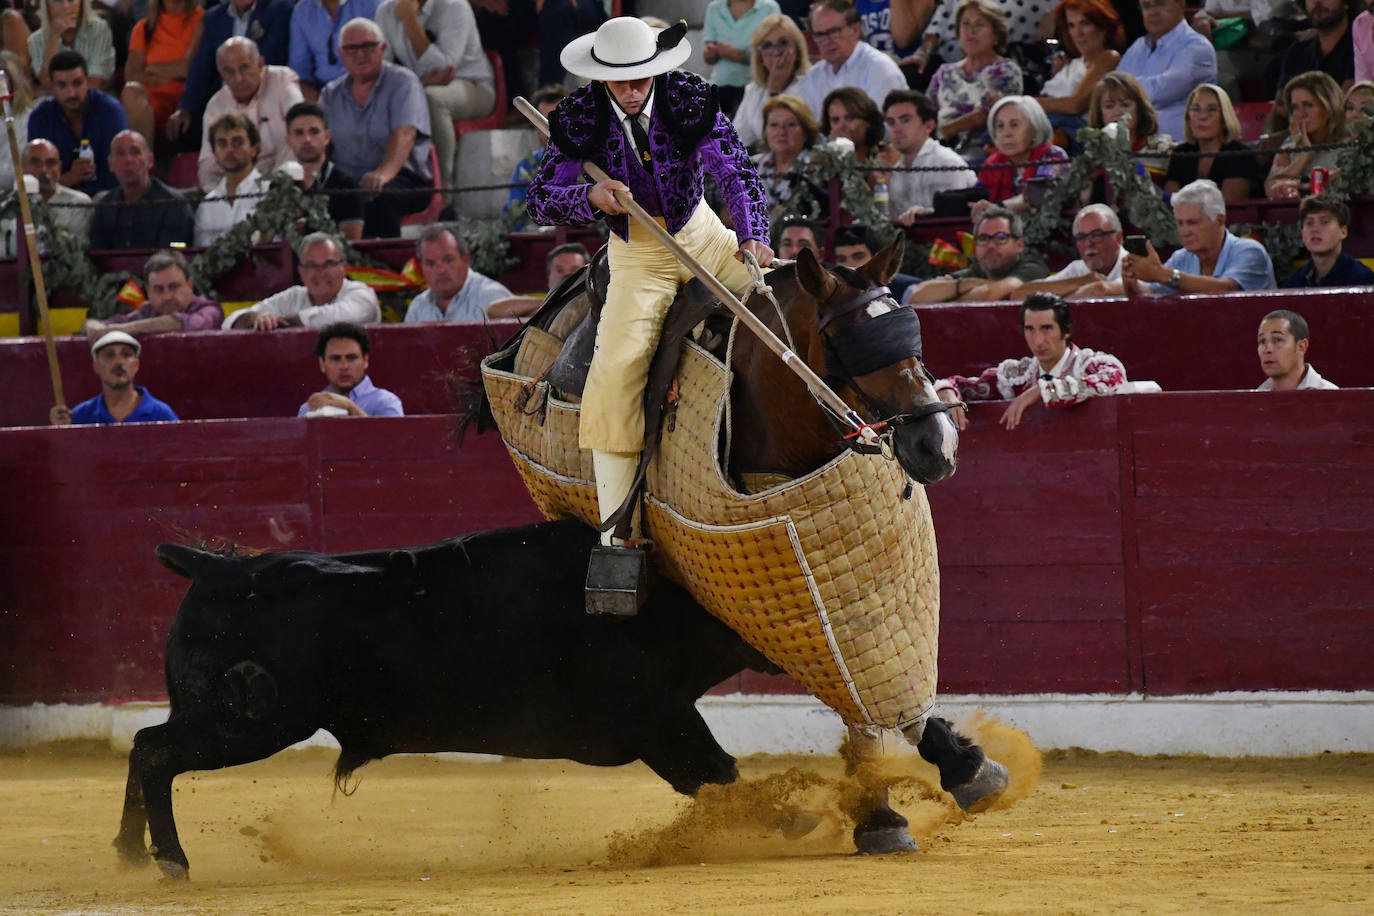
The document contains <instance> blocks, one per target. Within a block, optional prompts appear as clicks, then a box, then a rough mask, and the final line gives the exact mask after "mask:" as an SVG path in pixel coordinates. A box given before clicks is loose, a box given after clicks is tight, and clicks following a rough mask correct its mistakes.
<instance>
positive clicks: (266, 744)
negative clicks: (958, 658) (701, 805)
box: [115, 521, 983, 877]
mask: <svg viewBox="0 0 1374 916" xmlns="http://www.w3.org/2000/svg"><path fill="white" fill-rule="evenodd" d="M594 540H595V534H594V533H593V532H592V531H591V530H590V529H588V528H587V527H586V526H584V525H582V524H581V523H579V522H575V521H562V522H550V523H545V524H540V525H533V526H528V527H524V528H513V529H507V530H503V531H495V532H489V533H484V534H477V535H470V536H468V537H464V538H457V539H453V540H448V541H442V542H440V543H437V544H433V545H430V546H427V547H420V548H414V549H408V550H380V551H369V552H361V553H352V554H342V555H337V556H326V555H323V554H317V553H309V552H304V551H290V552H284V553H270V554H262V555H258V556H222V555H217V554H212V553H206V552H204V551H200V550H195V549H192V548H190V547H184V546H180V545H176V544H163V545H161V546H159V547H158V550H157V553H158V556H159V558H161V560H162V562H163V564H164V565H166V566H167V567H169V568H170V569H172V570H174V571H175V572H177V573H180V574H181V575H183V576H186V577H187V578H189V579H191V580H192V584H191V586H190V589H189V590H188V592H187V594H186V597H185V599H184V600H183V601H182V604H181V608H180V610H179V611H178V612H177V616H176V619H175V620H174V621H173V623H172V629H171V633H170V635H169V636H168V639H167V657H166V675H167V693H168V696H169V698H170V701H171V714H170V716H169V718H168V720H167V722H166V723H164V724H162V725H156V726H152V727H149V728H145V729H142V730H140V731H139V732H138V734H137V735H136V736H135V738H134V747H133V750H132V752H131V753H130V755H129V780H128V786H127V788H126V790H125V800H124V813H123V818H122V821H121V824H120V832H119V836H118V837H117V838H116V839H115V846H116V847H117V848H118V850H119V853H120V855H121V857H122V858H124V859H125V860H126V861H128V862H135V863H143V862H146V861H147V860H148V853H149V852H151V853H152V855H153V856H154V857H155V858H156V860H157V861H158V864H159V865H160V866H161V867H162V869H163V871H164V872H166V873H167V874H168V875H170V876H172V877H185V876H186V874H187V868H188V862H187V859H186V854H185V852H184V851H183V850H182V848H181V843H180V840H179V839H178V837H177V830H176V824H175V821H174V818H173V814H172V780H173V779H174V778H175V777H176V776H177V775H178V774H180V773H183V772H186V771H189V770H212V769H218V768H221V767H227V766H235V765H238V764H243V763H250V762H252V761H255V760H261V759H263V758H265V757H268V756H271V755H272V754H274V753H276V752H277V751H279V750H282V749H283V748H286V747H288V746H290V745H292V744H294V743H296V742H298V741H301V740H304V739H306V738H309V737H310V736H311V735H313V734H314V733H315V731H316V730H317V729H321V728H323V729H325V730H326V731H328V732H330V733H331V734H332V735H333V736H334V737H335V738H336V739H337V740H338V742H339V744H340V746H341V752H340V754H339V759H338V763H337V765H336V770H335V775H336V779H337V780H339V781H340V782H342V781H343V780H345V779H346V778H347V776H348V775H349V774H350V773H352V772H353V771H354V770H355V769H357V768H358V767H360V766H362V765H363V764H365V763H367V762H368V761H369V760H375V759H378V758H381V757H385V756H386V755H388V754H397V753H421V752H439V751H467V752H479V753H488V754H503V755H508V756H515V757H529V758H567V759H570V760H575V761H578V762H580V763H586V764H593V765H598V766H618V765H621V764H625V763H630V762H632V761H634V760H643V761H644V762H645V763H646V764H647V765H648V766H649V767H650V768H652V769H653V771H654V772H655V773H657V774H658V775H659V776H661V777H663V779H665V780H667V782H668V783H670V784H671V785H672V787H673V788H674V789H676V790H677V791H679V792H682V793H684V794H689V795H690V794H694V793H695V792H696V790H697V789H698V788H700V787H701V786H702V785H703V784H704V783H728V782H731V781H733V780H734V779H735V778H736V777H737V775H738V771H737V770H736V768H735V761H734V758H733V757H731V756H730V755H729V754H728V753H726V752H725V750H724V749H723V748H721V746H720V745H719V744H718V743H717V742H716V740H715V738H714V737H713V736H712V735H711V732H710V730H709V729H708V728H707V726H706V723H705V722H704V721H703V720H702V718H701V715H700V714H699V713H698V712H697V710H696V706H695V702H696V700H697V699H698V698H700V697H701V695H702V694H703V693H705V692H706V691H707V690H708V689H710V688H711V687H712V686H714V685H716V684H718V683H719V682H721V681H722V680H724V679H726V678H727V677H729V676H731V675H733V674H737V673H738V672H740V671H742V670H744V669H746V668H752V669H754V670H758V671H764V672H776V671H777V670H778V669H777V668H776V667H775V666H773V665H772V664H771V663H770V662H769V661H768V660H767V659H766V658H764V657H763V656H762V655H760V654H759V653H758V652H757V651H756V650H754V649H753V648H752V647H750V646H749V645H748V644H746V643H745V642H744V641H743V640H741V639H740V638H739V637H738V636H737V635H735V633H734V632H733V631H732V630H730V629H729V628H728V627H726V626H725V625H724V624H722V623H720V622H719V621H718V620H716V619H715V618H714V617H712V616H710V615H709V614H708V613H706V611H704V610H703V609H702V608H701V607H700V606H699V605H698V604H696V602H695V601H693V600H692V599H691V598H690V597H689V596H688V595H687V594H686V593H685V592H684V591H682V590H681V589H679V588H677V587H675V586H673V585H671V584H670V583H667V582H660V583H659V584H658V585H657V586H656V587H655V588H654V591H653V593H652V595H651V597H650V601H649V603H648V605H647V606H646V607H645V609H644V611H643V612H641V613H640V614H639V615H638V616H637V617H634V618H632V619H630V620H627V621H623V622H618V621H607V620H604V619H600V618H595V617H589V616H588V615H587V614H586V612H585V610H584V601H583V589H582V585H583V577H584V576H585V573H586V569H587V560H588V556H589V555H590V552H591V547H592V544H593V542H594ZM919 750H920V752H921V754H922V756H924V757H926V759H928V760H931V761H932V762H933V763H935V764H936V765H937V766H939V767H940V770H941V783H942V784H943V785H944V786H945V787H946V788H950V787H957V786H960V785H961V784H965V783H967V782H968V780H969V779H970V778H971V777H972V776H973V774H974V772H975V771H976V770H977V769H978V767H979V765H980V764H981V762H982V760H983V755H982V752H981V751H980V750H979V749H978V748H976V747H970V746H969V745H968V744H967V743H966V742H964V741H963V740H962V739H960V738H959V736H957V735H956V734H954V733H953V732H952V731H951V730H950V728H949V726H948V723H945V722H943V721H942V720H939V719H932V720H931V725H930V726H929V727H928V728H927V729H926V737H925V739H923V740H922V742H921V745H920V747H919ZM863 818H868V819H871V820H873V823H874V825H875V826H878V827H886V826H890V825H891V824H892V823H894V821H893V819H894V818H895V819H896V821H900V822H901V823H902V824H904V823H905V822H904V821H903V820H902V819H901V817H900V815H896V814H895V813H894V812H891V811H890V810H887V809H886V808H885V806H884V809H883V810H878V811H869V812H866V813H865V814H864V815H863ZM145 823H146V825H147V827H148V832H149V836H150V839H151V849H149V848H146V847H145V846H144V825H145ZM862 826H863V825H862V824H861V825H860V827H862Z"/></svg>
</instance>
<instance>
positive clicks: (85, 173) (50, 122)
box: [29, 51, 129, 196]
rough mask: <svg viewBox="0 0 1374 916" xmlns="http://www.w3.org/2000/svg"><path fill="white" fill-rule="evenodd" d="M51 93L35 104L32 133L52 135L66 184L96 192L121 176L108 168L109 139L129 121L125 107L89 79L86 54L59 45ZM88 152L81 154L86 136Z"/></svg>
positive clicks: (44, 136) (34, 135) (46, 137)
mask: <svg viewBox="0 0 1374 916" xmlns="http://www.w3.org/2000/svg"><path fill="white" fill-rule="evenodd" d="M48 70H49V72H50V73H51V74H52V98H49V99H44V100H43V101H42V102H40V103H38V105H36V106H34V109H33V113H32V114H30V115H29V139H30V140H36V139H39V138H42V139H44V140H51V141H52V142H53V143H54V144H55V145H56V146H57V152H58V154H59V155H61V157H62V178H61V181H62V184H64V185H66V186H67V187H69V188H76V189H77V190H78V191H81V192H82V193H84V194H88V195H91V196H94V195H95V194H96V193H97V192H99V191H103V190H105V189H106V188H113V187H115V186H116V185H117V184H118V183H119V182H117V181H116V180H115V177H114V174H113V173H112V172H111V171H110V161H109V155H110V142H111V141H112V140H114V138H115V134H117V133H119V132H120V131H121V130H124V129H125V128H127V127H128V126H129V120H128V119H127V118H126V117H125V116H124V109H123V108H121V107H120V105H119V101H118V100H117V99H115V98H113V97H112V96H109V95H107V94H106V93H104V92H101V91H100V90H99V89H92V88H91V87H90V85H89V84H88V83H87V82H86V59H85V58H84V57H82V56H81V55H80V54H78V53H77V52H75V51H59V52H58V53H56V54H54V55H53V57H52V63H50V64H49V65H48ZM83 140H84V141H87V144H88V146H87V147H86V148H87V149H89V150H90V155H89V156H83V155H82V151H83V147H82V141H83Z"/></svg>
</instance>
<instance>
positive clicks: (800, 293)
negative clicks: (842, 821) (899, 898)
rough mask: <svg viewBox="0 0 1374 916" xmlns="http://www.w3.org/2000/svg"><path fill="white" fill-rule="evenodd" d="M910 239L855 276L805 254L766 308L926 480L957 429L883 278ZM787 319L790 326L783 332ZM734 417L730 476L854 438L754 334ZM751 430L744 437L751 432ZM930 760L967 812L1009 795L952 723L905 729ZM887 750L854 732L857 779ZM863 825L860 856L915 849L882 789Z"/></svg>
mask: <svg viewBox="0 0 1374 916" xmlns="http://www.w3.org/2000/svg"><path fill="white" fill-rule="evenodd" d="M902 247H903V243H902V237H901V236H898V237H897V240H896V241H894V242H893V243H892V244H891V245H889V246H887V247H886V248H884V249H882V250H881V251H879V252H878V253H877V254H875V255H874V256H873V258H872V259H871V260H869V261H868V263H866V264H864V265H863V266H861V267H860V268H859V269H858V270H851V269H848V268H843V267H840V268H833V269H827V268H825V267H824V266H823V265H822V264H820V262H819V261H817V260H816V258H815V256H814V255H813V254H812V252H811V251H809V250H806V249H803V250H802V251H801V253H800V254H799V255H798V258H797V261H796V264H795V268H787V267H784V268H781V269H779V270H776V271H774V272H773V273H771V274H770V275H769V277H768V279H769V281H770V283H771V285H772V286H773V291H774V296H775V298H776V300H777V302H778V303H779V308H778V309H777V310H776V311H769V310H766V309H763V310H760V311H759V317H760V318H762V319H764V320H765V322H766V323H768V324H769V328H770V330H772V331H773V332H774V333H776V334H778V335H779V336H780V337H781V338H782V339H783V340H785V341H789V342H790V344H789V345H790V346H792V348H793V349H794V350H795V352H796V353H797V354H798V355H799V356H800V357H801V358H802V359H804V360H805V361H806V363H807V364H808V365H809V366H811V367H812V368H813V369H814V370H816V372H817V373H818V374H819V375H821V376H822V377H823V378H825V379H826V380H827V382H828V384H829V385H830V386H831V388H832V389H833V390H835V392H836V393H837V394H839V395H840V397H841V398H842V399H843V400H844V401H845V403H847V404H849V405H850V406H851V407H852V408H853V410H854V411H855V413H856V414H857V415H858V417H859V418H860V419H861V420H862V421H864V422H867V423H868V424H870V425H872V426H875V427H878V434H879V436H880V437H882V440H883V442H882V445H881V450H882V452H883V454H885V455H888V456H890V457H892V458H894V459H895V460H896V461H898V462H899V463H900V464H901V466H902V468H903V469H904V470H905V471H906V473H907V475H908V476H910V477H911V478H912V479H913V480H915V481H916V482H918V483H922V484H926V483H934V482H936V481H939V480H943V479H944V478H946V477H949V476H950V475H951V474H953V473H954V470H955V466H956V463H957V452H958V431H957V429H956V428H955V426H954V423H953V422H952V421H951V420H950V418H949V415H948V413H947V410H948V408H949V407H951V406H953V405H950V404H946V403H944V402H942V401H940V400H939V398H938V397H937V396H936V394H935V390H934V379H933V378H932V377H931V375H930V373H929V372H928V371H927V370H926V368H925V365H924V363H923V361H922V353H921V332H920V324H919V322H918V321H917V318H916V315H915V311H914V310H913V309H912V308H911V307H910V306H906V307H903V306H900V305H898V304H897V302H896V301H895V300H894V299H893V298H892V297H891V296H890V295H889V294H888V291H887V288H886V285H885V284H886V283H887V282H889V281H890V280H891V279H892V277H893V275H894V274H896V272H897V269H898V266H899V265H900V264H901V260H902ZM784 321H785V323H786V326H785V327H784V326H783V322H784ZM731 368H732V370H733V377H734V381H733V387H732V389H731V410H732V411H733V429H734V435H733V436H732V444H731V450H730V456H729V461H730V469H731V471H732V472H733V473H734V474H735V475H736V476H737V477H740V478H741V479H745V480H748V479H749V478H750V475H751V474H753V473H760V472H761V473H764V474H768V475H774V474H777V475H781V476H785V477H786V476H790V477H799V476H801V475H803V474H806V473H808V472H810V471H812V470H814V469H816V468H818V467H821V466H822V465H824V464H825V463H826V462H827V461H829V460H831V459H832V458H834V457H835V456H836V455H838V454H840V452H842V451H843V450H844V449H845V448H846V447H849V446H852V444H853V443H855V442H856V440H855V439H854V438H853V437H851V438H848V439H846V438H842V434H843V429H842V427H841V424H840V421H839V419H838V418H835V417H833V416H832V415H831V414H830V413H829V412H828V411H827V410H826V409H825V408H823V407H822V406H821V405H820V403H819V402H818V401H817V400H816V399H814V398H813V397H812V396H811V394H810V393H809V392H808V391H807V389H806V386H805V385H804V384H803V383H802V381H801V380H800V378H799V377H798V376H797V375H796V374H795V373H794V372H792V371H791V370H790V369H788V368H787V367H786V366H785V365H784V364H783V362H782V361H781V360H780V359H778V357H777V356H776V355H775V354H774V353H773V352H772V351H770V350H769V349H768V348H767V347H766V346H765V345H764V344H763V343H762V342H761V341H760V340H759V339H758V338H757V337H755V336H754V335H752V334H747V333H743V332H740V333H739V334H738V335H737V338H736V341H735V345H734V350H733V353H732V355H731ZM746 431H747V434H746ZM903 736H904V737H905V738H906V739H907V740H908V741H909V742H910V743H912V744H914V745H915V746H916V748H917V750H918V752H919V753H920V754H921V756H922V757H923V758H925V759H926V760H928V761H930V762H931V763H933V764H935V765H936V766H937V767H939V769H940V777H941V779H940V781H941V784H942V786H943V788H945V789H946V790H948V791H950V792H951V793H952V794H953V795H954V797H955V799H956V801H957V802H958V803H959V805H960V807H962V808H964V809H966V810H981V809H982V808H985V807H987V806H988V805H990V804H991V803H992V802H993V801H994V800H995V799H996V797H997V796H998V795H1000V793H1001V792H1002V790H1003V789H1005V787H1006V785H1007V782H1008V779H1007V773H1006V770H1005V768H1003V767H1002V766H1001V764H998V763H997V762H996V761H993V760H990V759H988V758H987V757H986V755H985V754H984V753H983V751H982V750H981V749H980V748H978V747H977V746H976V745H974V744H973V743H972V742H970V741H968V740H967V739H965V738H963V737H962V736H960V735H959V734H958V733H957V732H956V731H954V729H953V727H952V726H951V725H950V723H949V722H947V721H946V720H944V719H940V718H931V719H929V720H927V721H925V722H918V723H915V724H913V725H909V726H907V727H906V728H904V729H903ZM880 754H881V742H880V740H879V733H878V731H877V730H876V729H873V728H871V727H866V726H855V725H851V726H850V742H849V746H848V748H847V751H846V763H847V765H848V769H849V772H850V773H851V774H854V773H856V772H858V771H859V770H860V769H861V766H862V764H863V763H864V762H866V761H869V760H872V759H875V758H876V757H877V756H879V755H880ZM852 813H853V814H854V819H855V828H854V842H855V844H856V845H857V846H858V849H859V851H860V852H865V853H886V852H896V851H903V850H912V849H915V848H916V844H915V842H914V841H913V840H912V838H911V835H910V833H909V832H908V830H907V822H906V819H905V818H903V817H902V816H901V815H900V814H897V813H896V812H895V811H893V810H892V808H891V807H890V806H889V804H888V798H887V790H886V788H885V787H884V786H883V785H881V784H874V785H869V786H866V787H865V791H864V793H863V796H862V798H861V800H860V803H859V810H857V811H855V812H852Z"/></svg>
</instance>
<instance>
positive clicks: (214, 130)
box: [196, 111, 267, 247]
mask: <svg viewBox="0 0 1374 916" xmlns="http://www.w3.org/2000/svg"><path fill="white" fill-rule="evenodd" d="M206 135H207V136H208V137H209V140H210V146H211V148H213V149H214V151H215V162H217V163H218V164H219V167H220V169H221V170H222V171H223V172H224V177H223V178H221V179H220V180H219V183H218V184H216V185H215V186H214V187H213V188H211V189H210V192H209V193H208V194H206V195H205V199H204V200H202V201H201V202H200V206H198V207H196V244H197V245H200V246H202V247H204V246H206V245H213V244H214V243H215V240H216V239H218V238H219V237H220V236H221V235H224V233H226V232H228V231H229V230H230V229H232V228H233V227H234V226H236V225H238V224H239V223H241V222H243V220H245V219H247V218H248V215H249V214H250V213H252V212H253V211H254V210H256V209H257V206H258V201H259V200H261V199H262V197H261V194H262V192H263V191H266V190H267V183H266V182H264V181H261V180H260V179H261V177H262V176H261V175H259V174H258V170H257V168H256V167H255V166H254V164H253V163H254V162H256V161H257V158H258V147H259V145H260V143H261V141H260V139H259V137H258V127H257V125H256V124H254V123H253V122H252V121H250V120H249V119H248V117H247V116H246V115H243V114H241V113H239V112H237V111H231V112H228V113H227V114H222V115H220V116H219V117H218V118H216V119H215V121H214V123H212V124H211V125H210V126H209V128H208V129H207V130H206Z"/></svg>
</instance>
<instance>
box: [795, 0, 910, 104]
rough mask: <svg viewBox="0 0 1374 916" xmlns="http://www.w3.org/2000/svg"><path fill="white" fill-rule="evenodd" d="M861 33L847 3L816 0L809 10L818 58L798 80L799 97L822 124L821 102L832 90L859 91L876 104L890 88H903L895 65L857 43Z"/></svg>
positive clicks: (845, 0)
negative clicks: (846, 88) (848, 88)
mask: <svg viewBox="0 0 1374 916" xmlns="http://www.w3.org/2000/svg"><path fill="white" fill-rule="evenodd" d="M862 34H863V27H862V26H861V25H860V23H859V12H858V10H856V9H854V7H853V5H852V4H850V3H849V2H848V0H819V2H818V3H816V4H815V5H814V6H812V7H811V37H812V38H814V39H815V41H816V48H817V50H818V51H819V52H820V55H821V59H820V60H819V61H817V62H815V63H814V64H812V66H811V69H810V70H807V71H806V75H805V76H804V77H802V98H804V99H805V100H806V104H807V105H809V106H810V107H811V112H812V114H814V115H815V116H816V120H817V121H819V122H820V123H822V124H823V123H825V110H824V108H823V107H822V103H823V102H824V101H825V97H826V96H827V95H829V94H830V93H831V92H832V91H833V90H835V89H840V88H843V87H845V86H853V87H854V88H856V89H861V90H863V91H864V93H865V94H866V95H867V96H868V97H869V98H870V99H872V100H873V104H874V105H876V104H878V102H879V100H881V99H885V98H887V94H888V93H889V92H891V91H893V90H894V89H905V88H907V86H906V77H904V76H902V71H901V69H900V68H899V67H898V66H897V62H896V61H895V60H893V59H892V58H891V57H888V56H887V55H886V54H884V53H883V52H882V51H879V50H878V49H877V48H875V47H873V46H872V45H870V44H868V43H866V42H862V41H860V40H859V38H860V36H861V35H862Z"/></svg>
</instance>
